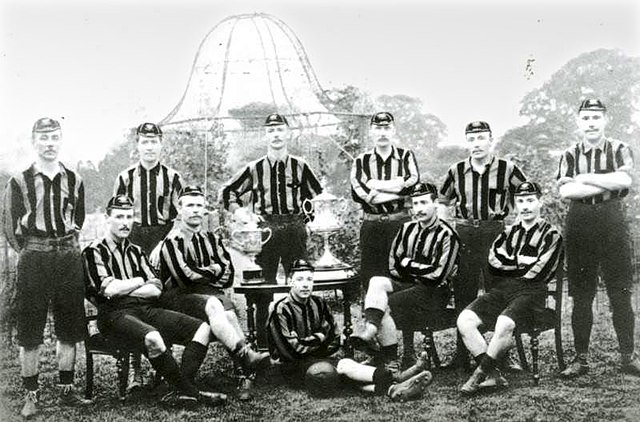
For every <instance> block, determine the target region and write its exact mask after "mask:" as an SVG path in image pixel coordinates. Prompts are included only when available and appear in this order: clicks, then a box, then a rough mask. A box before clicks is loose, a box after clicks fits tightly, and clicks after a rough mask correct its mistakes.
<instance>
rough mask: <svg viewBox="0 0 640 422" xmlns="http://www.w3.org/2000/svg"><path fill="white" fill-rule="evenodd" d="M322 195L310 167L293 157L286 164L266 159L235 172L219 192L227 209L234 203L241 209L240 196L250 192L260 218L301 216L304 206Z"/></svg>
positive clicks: (289, 157)
mask: <svg viewBox="0 0 640 422" xmlns="http://www.w3.org/2000/svg"><path fill="white" fill-rule="evenodd" d="M321 192H322V186H320V182H319V181H318V179H317V178H316V176H315V174H313V171H311V168H310V167H309V164H307V162H306V161H305V160H303V159H302V158H299V157H295V156H293V155H287V157H286V158H285V160H284V161H280V160H277V161H272V160H271V159H269V157H268V156H266V155H265V156H264V157H262V158H260V159H258V160H256V161H253V162H251V163H249V164H248V165H247V166H246V167H244V168H243V169H242V170H240V171H239V172H238V173H236V175H235V176H233V178H231V180H230V181H229V182H227V183H226V184H225V185H224V186H223V187H222V189H221V190H220V198H221V200H222V205H223V206H224V208H225V209H229V205H230V204H231V202H235V203H237V204H238V205H240V206H242V205H243V201H242V200H241V197H242V196H243V195H245V194H247V193H250V194H251V196H250V199H249V201H250V203H251V206H252V208H253V212H254V213H256V214H261V215H273V214H301V213H302V203H303V202H304V200H305V199H311V198H313V197H314V196H316V195H318V194H319V193H321Z"/></svg>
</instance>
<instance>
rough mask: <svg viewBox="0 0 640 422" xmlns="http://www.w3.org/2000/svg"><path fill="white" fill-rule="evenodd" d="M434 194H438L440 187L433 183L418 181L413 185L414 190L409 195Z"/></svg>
mask: <svg viewBox="0 0 640 422" xmlns="http://www.w3.org/2000/svg"><path fill="white" fill-rule="evenodd" d="M427 194H432V195H434V196H436V197H437V196H438V188H437V187H436V185H434V184H432V183H425V182H418V183H416V184H415V186H413V190H412V191H411V194H410V195H409V196H412V197H413V196H422V195H427Z"/></svg>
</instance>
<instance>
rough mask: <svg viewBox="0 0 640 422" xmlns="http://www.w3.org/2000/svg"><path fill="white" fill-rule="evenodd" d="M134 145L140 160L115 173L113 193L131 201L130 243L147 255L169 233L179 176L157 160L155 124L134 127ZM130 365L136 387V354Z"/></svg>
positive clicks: (159, 151) (159, 147)
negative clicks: (132, 219)
mask: <svg viewBox="0 0 640 422" xmlns="http://www.w3.org/2000/svg"><path fill="white" fill-rule="evenodd" d="M136 147H137V149H138V155H139V157H140V160H139V162H138V163H137V164H136V165H134V166H132V167H130V168H128V169H126V170H125V171H123V172H122V173H120V174H119V175H118V178H117V180H116V183H115V186H114V195H127V196H128V197H129V198H131V200H132V201H133V203H134V206H135V208H134V209H135V215H134V222H133V230H132V231H131V242H133V243H134V244H136V245H139V246H140V247H141V248H142V250H143V251H144V253H145V254H146V255H147V256H151V251H152V250H153V248H154V247H155V246H156V245H157V244H158V243H160V242H161V241H162V239H164V238H165V236H166V235H167V233H169V230H171V226H172V225H173V220H174V219H175V218H176V214H177V211H176V210H177V203H178V195H179V194H180V191H181V190H182V179H181V177H180V174H179V173H178V172H177V171H175V170H173V169H171V168H169V167H167V166H165V165H164V164H161V163H160V155H161V154H162V130H161V129H160V127H159V126H158V125H156V124H155V123H142V124H140V125H139V126H138V127H137V128H136ZM154 264H155V262H154ZM132 366H133V371H134V374H133V382H132V383H131V384H130V388H136V387H140V386H142V383H143V377H142V369H141V366H140V356H134V358H133V360H132Z"/></svg>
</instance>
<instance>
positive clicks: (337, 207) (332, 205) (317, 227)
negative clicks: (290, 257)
mask: <svg viewBox="0 0 640 422" xmlns="http://www.w3.org/2000/svg"><path fill="white" fill-rule="evenodd" d="M346 208H347V203H346V201H345V199H344V198H338V197H336V196H335V195H332V194H330V193H329V192H327V191H326V190H325V191H324V192H323V193H321V194H320V195H318V196H316V197H315V198H313V199H311V200H309V199H306V200H305V201H304V203H303V209H304V211H305V213H307V214H311V213H313V214H314V216H315V217H314V219H313V221H311V222H309V223H307V225H308V227H309V230H311V232H312V233H318V234H320V235H322V236H323V238H324V251H323V253H322V256H321V257H320V259H318V260H317V261H316V262H315V264H314V267H315V272H314V279H315V281H329V280H339V279H344V278H349V277H352V276H353V275H354V274H355V272H354V271H353V267H352V266H350V265H347V264H345V263H344V262H342V261H340V260H339V259H338V258H336V257H335V256H333V254H332V253H331V249H330V247H329V237H330V236H331V234H332V233H335V232H337V231H339V230H341V229H342V224H341V223H340V221H339V220H338V215H337V214H341V213H344V212H345V211H346Z"/></svg>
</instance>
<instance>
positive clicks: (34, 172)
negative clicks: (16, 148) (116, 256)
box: [3, 117, 88, 418]
mask: <svg viewBox="0 0 640 422" xmlns="http://www.w3.org/2000/svg"><path fill="white" fill-rule="evenodd" d="M31 143H32V145H33V148H34V149H35V152H36V154H37V157H36V161H35V163H33V164H32V165H31V166H30V167H29V168H28V169H26V170H25V171H23V172H22V173H21V174H20V175H19V176H15V177H12V178H11V179H10V180H9V183H8V184H7V188H6V191H5V200H4V213H3V226H4V227H3V228H4V233H5V236H6V238H7V239H8V241H9V243H10V245H11V246H12V247H13V248H14V249H15V250H16V251H17V252H18V253H19V257H18V269H17V284H16V314H17V320H18V324H17V325H18V343H19V344H20V364H21V366H22V371H21V375H22V381H23V385H24V388H25V389H26V390H27V394H26V396H25V403H24V407H23V408H22V412H21V413H22V416H24V417H25V418H28V417H31V416H33V415H35V414H36V413H37V412H38V406H37V403H38V362H40V356H39V349H38V347H39V345H40V344H42V335H43V330H44V327H45V323H46V320H47V309H48V308H49V303H50V302H51V304H52V310H53V317H54V320H55V334H56V337H57V339H58V345H57V358H58V369H59V371H60V380H59V387H60V402H61V403H62V404H83V403H87V402H88V401H86V400H83V399H80V398H79V397H78V396H77V395H76V393H75V392H74V391H73V378H74V366H75V360H76V343H77V342H79V341H82V340H83V339H84V336H85V334H86V329H87V328H86V325H85V322H84V321H85V319H84V275H83V268H82V257H81V256H80V247H79V244H78V233H79V231H80V229H81V228H82V223H83V222H84V218H85V209H84V185H83V183H82V180H81V179H80V177H79V176H78V175H77V174H76V173H75V172H74V171H72V170H70V169H68V168H66V167H65V166H64V165H63V164H62V163H61V162H59V161H58V152H59V149H60V145H61V143H62V131H61V128H60V123H58V122H57V121H56V120H53V119H50V118H47V117H45V118H42V119H38V120H37V121H36V122H35V124H34V125H33V130H32V132H31Z"/></svg>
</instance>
